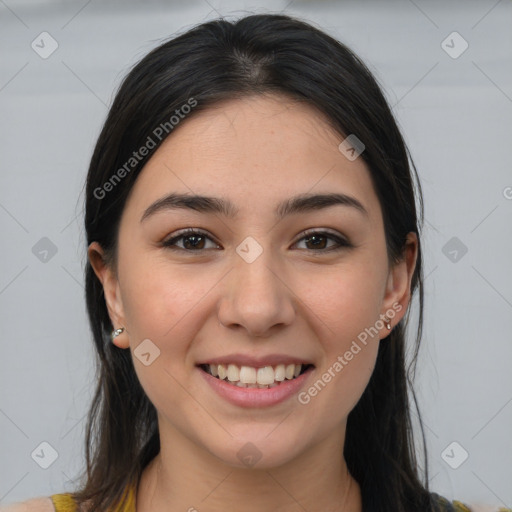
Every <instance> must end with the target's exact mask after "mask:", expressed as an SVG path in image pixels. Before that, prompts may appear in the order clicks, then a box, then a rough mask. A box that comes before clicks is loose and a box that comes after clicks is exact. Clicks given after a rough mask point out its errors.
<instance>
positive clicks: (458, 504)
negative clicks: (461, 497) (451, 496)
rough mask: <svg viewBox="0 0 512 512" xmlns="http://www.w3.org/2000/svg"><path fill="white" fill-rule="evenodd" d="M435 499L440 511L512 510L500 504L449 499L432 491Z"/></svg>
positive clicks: (487, 511) (496, 511)
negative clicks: (501, 506)
mask: <svg viewBox="0 0 512 512" xmlns="http://www.w3.org/2000/svg"><path fill="white" fill-rule="evenodd" d="M432 496H433V497H434V501H435V503H436V505H437V506H438V509H437V510H438V511H439V512H512V509H510V508H500V507H499V506H493V505H483V504H476V503H472V504H470V505H468V504H467V503H463V502H462V501H458V500H454V501H449V500H447V499H446V498H445V497H444V496H441V495H439V494H437V493H432Z"/></svg>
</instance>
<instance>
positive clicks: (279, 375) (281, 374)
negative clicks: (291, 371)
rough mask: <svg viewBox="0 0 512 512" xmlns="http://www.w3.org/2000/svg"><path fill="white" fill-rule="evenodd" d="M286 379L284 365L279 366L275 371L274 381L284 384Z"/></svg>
mask: <svg viewBox="0 0 512 512" xmlns="http://www.w3.org/2000/svg"><path fill="white" fill-rule="evenodd" d="M284 378H285V370H284V364H278V365H277V366H276V369H275V370H274V379H275V380H276V381H277V382H282V381H283V380H284Z"/></svg>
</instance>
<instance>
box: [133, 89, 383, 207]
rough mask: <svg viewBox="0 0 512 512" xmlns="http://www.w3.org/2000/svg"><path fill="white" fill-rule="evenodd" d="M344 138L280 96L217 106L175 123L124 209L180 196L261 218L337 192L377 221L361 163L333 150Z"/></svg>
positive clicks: (375, 202) (370, 186) (316, 114)
mask: <svg viewBox="0 0 512 512" xmlns="http://www.w3.org/2000/svg"><path fill="white" fill-rule="evenodd" d="M344 138H345V137H344V136H343V135H341V134H339V133H338V132H336V131H335V130H334V129H333V128H331V126H330V125H329V123H328V121H327V120H326V118H325V117H324V116H323V114H321V113H320V112H318V111H317V110H316V109H314V108H313V107H312V106H309V105H307V104H305V103H303V102H297V101H295V100H293V99H290V98H287V97H283V96H275V95H273V96H268V95H260V96H251V97H247V98H241V99H234V100H227V101H223V102H221V103H218V104H216V105H214V106H212V107H209V108H207V109H206V110H203V111H199V112H196V113H194V114H193V115H191V116H190V117H189V118H185V119H184V120H183V121H181V123H180V124H179V125H178V126H177V127H176V128H175V129H174V131H173V132H172V134H171V135H170V136H168V137H167V139H166V140H165V141H164V142H163V143H162V145H161V146H160V147H159V148H158V150H157V151H156V152H155V154H154V155H153V156H152V157H151V159H150V160H149V161H148V162H147V163H146V165H145V167H144V169H143V170H142V172H141V173H140V175H139V176H138V178H137V181H136V183H135V185H134V189H133V190H132V193H131V195H130V196H131V197H130V199H129V203H130V207H131V208H135V209H136V210H137V211H139V212H141V211H142V210H143V209H144V208H145V207H147V206H148V205H149V204H150V203H151V202H153V201H155V200H157V199H158V198H160V197H162V196H164V195H166V194H168V193H170V192H182V193H190V194H200V195H207V196H217V197H221V196H222V197H229V198H230V199H231V202H233V203H234V204H235V205H236V206H237V209H238V210H240V211H241V213H247V214H250V213H253V214H257V213H258V212H259V214H262V213H263V211H266V210H267V209H268V210H270V209H272V207H273V205H275V204H277V203H279V202H281V201H282V200H283V199H286V198H287V197H290V196H292V195H297V194H304V193H329V192H341V193H345V194H350V195H352V196H355V197H357V198H358V199H359V201H360V202H361V203H363V205H364V207H365V208H366V209H367V211H368V212H369V214H370V216H372V215H373V216H374V215H379V214H380V206H379V204H378V199H377V196H376V195H375V193H374V189H373V184H372V182H371V179H370V173H369V171H368V168H367V166H366V164H365V163H364V161H363V159H362V158H357V159H356V160H354V161H350V160H348V159H347V158H346V157H345V156H344V154H343V153H342V152H340V150H339V149H338V146H339V144H340V143H341V142H342V140H343V139H344ZM127 208H128V204H127Z"/></svg>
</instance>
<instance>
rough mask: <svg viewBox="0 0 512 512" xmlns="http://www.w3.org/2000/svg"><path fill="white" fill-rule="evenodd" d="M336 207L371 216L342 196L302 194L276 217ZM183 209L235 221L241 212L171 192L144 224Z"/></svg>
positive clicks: (282, 205) (156, 204)
mask: <svg viewBox="0 0 512 512" xmlns="http://www.w3.org/2000/svg"><path fill="white" fill-rule="evenodd" d="M332 206H348V207H351V208H354V209H355V210H357V211H358V212H360V213H362V214H363V215H365V216H366V217H369V214H368V212H367V211H366V209H365V208H364V206H363V205H362V204H361V202H360V201H359V200H357V199H356V198H355V197H352V196H349V195H346V194H340V193H331V194H299V195H297V196H294V197H291V198H289V199H286V200H284V201H282V202H281V203H279V204H278V205H277V207H276V209H275V212H274V214H275V216H276V217H277V219H282V218H284V217H286V216H287V215H292V214H297V213H306V212H310V211H314V210H321V209H324V208H329V207H332ZM180 209H182V210H194V211H197V212H200V213H212V214H216V213H218V214H221V215H224V216H225V217H228V218H231V219H234V218H235V217H236V216H237V215H238V213H239V210H238V208H236V206H235V205H234V204H233V203H232V202H231V201H229V200H228V199H222V198H219V197H209V196H201V195H192V194H176V193H171V194H168V195H166V196H164V197H162V198H160V199H158V200H156V201H155V202H154V203H153V204H152V205H151V206H149V207H148V208H147V209H146V211H145V212H144V214H143V215H142V217H141V219H140V222H143V221H144V220H145V219H147V218H148V217H151V216H152V215H154V214H155V213H157V212H160V211H166V210H180Z"/></svg>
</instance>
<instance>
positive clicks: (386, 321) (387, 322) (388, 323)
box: [384, 316, 391, 331]
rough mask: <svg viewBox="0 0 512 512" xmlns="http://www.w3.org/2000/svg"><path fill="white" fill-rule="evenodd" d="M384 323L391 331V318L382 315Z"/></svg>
mask: <svg viewBox="0 0 512 512" xmlns="http://www.w3.org/2000/svg"><path fill="white" fill-rule="evenodd" d="M384 323H385V325H386V329H387V330H388V331H391V320H390V319H389V318H388V317H387V316H385V317H384Z"/></svg>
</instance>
